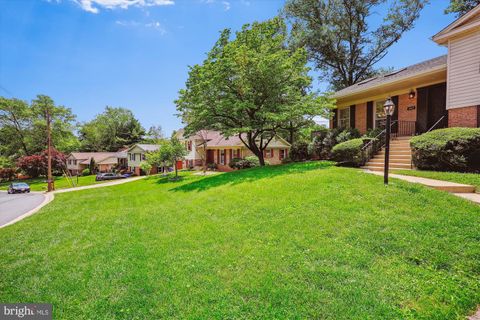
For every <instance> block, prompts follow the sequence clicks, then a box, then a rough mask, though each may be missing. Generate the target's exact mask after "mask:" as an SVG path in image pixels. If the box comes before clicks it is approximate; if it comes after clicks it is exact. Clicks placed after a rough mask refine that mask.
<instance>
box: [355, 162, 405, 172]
mask: <svg viewBox="0 0 480 320" xmlns="http://www.w3.org/2000/svg"><path fill="white" fill-rule="evenodd" d="M361 168H362V169H366V170H370V171H383V170H384V167H383V166H379V165H373V164H368V163H367V164H366V165H365V166H363V167H361ZM395 169H401V170H412V169H411V168H410V167H408V168H394V167H392V166H390V168H389V171H391V170H395Z"/></svg>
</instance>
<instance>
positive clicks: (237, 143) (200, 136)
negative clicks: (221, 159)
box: [176, 129, 290, 147]
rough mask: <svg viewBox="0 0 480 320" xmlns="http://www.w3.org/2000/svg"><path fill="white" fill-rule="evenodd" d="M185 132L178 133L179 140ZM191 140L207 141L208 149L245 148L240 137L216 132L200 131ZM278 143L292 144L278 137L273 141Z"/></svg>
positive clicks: (179, 131) (181, 130)
mask: <svg viewBox="0 0 480 320" xmlns="http://www.w3.org/2000/svg"><path fill="white" fill-rule="evenodd" d="M183 134H184V130H183V129H180V130H178V131H177V134H176V137H177V138H178V139H185V137H184V136H183ZM189 138H190V139H195V140H202V141H203V140H206V141H207V147H242V146H244V144H243V142H242V140H240V138H239V137H238V136H231V137H228V138H226V137H225V136H224V135H222V134H221V133H220V132H219V131H215V130H201V131H198V132H197V133H196V134H195V135H192V136H190V137H189ZM274 140H275V141H278V142H280V143H281V144H283V145H286V146H290V143H288V142H287V141H285V140H284V139H282V138H281V137H280V136H278V135H277V136H276V137H275V138H274V139H273V140H272V142H273V141H274Z"/></svg>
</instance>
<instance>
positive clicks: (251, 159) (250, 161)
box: [229, 156, 268, 169]
mask: <svg viewBox="0 0 480 320" xmlns="http://www.w3.org/2000/svg"><path fill="white" fill-rule="evenodd" d="M265 164H268V162H267V161H265ZM229 166H230V167H231V168H233V169H248V168H254V167H258V166H260V161H259V160H258V158H257V157H256V156H248V157H245V159H241V158H234V159H232V161H231V162H230V164H229Z"/></svg>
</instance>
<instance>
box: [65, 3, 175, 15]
mask: <svg viewBox="0 0 480 320" xmlns="http://www.w3.org/2000/svg"><path fill="white" fill-rule="evenodd" d="M73 1H75V2H76V3H77V4H78V5H79V6H80V7H81V8H82V9H83V10H85V11H88V12H91V13H98V12H99V11H100V9H101V8H106V9H116V8H121V9H128V8H129V7H131V6H134V7H153V6H168V5H173V4H175V2H174V1H173V0H73Z"/></svg>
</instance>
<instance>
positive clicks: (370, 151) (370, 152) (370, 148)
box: [362, 120, 397, 162]
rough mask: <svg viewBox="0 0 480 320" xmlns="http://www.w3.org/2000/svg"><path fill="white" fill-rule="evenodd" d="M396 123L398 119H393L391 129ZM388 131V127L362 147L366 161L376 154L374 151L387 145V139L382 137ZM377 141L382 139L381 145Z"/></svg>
mask: <svg viewBox="0 0 480 320" xmlns="http://www.w3.org/2000/svg"><path fill="white" fill-rule="evenodd" d="M396 123H397V120H395V121H392V123H391V124H390V130H391V129H392V126H393V125H394V124H396ZM386 132H387V129H386V128H385V129H383V130H382V131H381V132H380V133H379V134H378V135H377V136H376V137H375V138H373V139H372V140H370V141H369V142H368V143H367V144H366V145H364V146H363V147H362V154H363V157H364V159H363V160H364V161H365V162H367V161H369V160H370V159H372V158H373V156H374V153H375V152H376V151H377V150H380V149H381V148H383V146H384V145H385V139H382V138H383V136H384V135H385V134H386ZM377 141H380V145H376V143H377Z"/></svg>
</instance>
